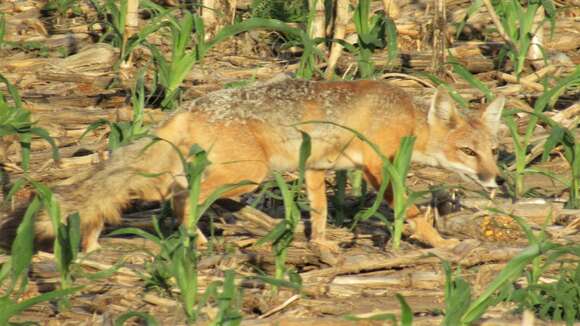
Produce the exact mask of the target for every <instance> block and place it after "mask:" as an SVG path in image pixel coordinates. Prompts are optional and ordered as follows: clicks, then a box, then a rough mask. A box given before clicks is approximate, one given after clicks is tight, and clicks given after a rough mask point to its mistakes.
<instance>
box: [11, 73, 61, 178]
mask: <svg viewBox="0 0 580 326" xmlns="http://www.w3.org/2000/svg"><path fill="white" fill-rule="evenodd" d="M0 82H2V83H4V84H5V85H6V88H7V89H8V94H9V95H10V98H11V100H12V101H11V102H10V101H9V100H8V99H7V98H6V97H5V96H4V94H1V93H0V137H5V136H10V135H14V136H16V137H17V138H18V140H19V142H20V147H21V150H22V169H23V170H24V171H25V172H26V173H27V172H28V169H29V168H30V142H31V141H32V136H37V137H40V138H42V139H44V140H45V141H47V142H48V143H49V144H50V146H51V148H52V157H53V159H54V160H58V159H59V153H58V147H57V146H56V143H55V142H54V140H53V139H52V138H51V137H50V135H49V134H48V132H47V131H46V130H45V129H43V128H39V127H35V126H34V122H32V119H31V117H30V112H28V111H26V110H25V109H24V108H23V107H22V100H21V99H20V95H19V94H18V90H17V89H16V87H14V85H12V84H11V83H10V82H9V81H8V80H7V79H6V78H5V77H4V76H3V75H1V74H0Z"/></svg>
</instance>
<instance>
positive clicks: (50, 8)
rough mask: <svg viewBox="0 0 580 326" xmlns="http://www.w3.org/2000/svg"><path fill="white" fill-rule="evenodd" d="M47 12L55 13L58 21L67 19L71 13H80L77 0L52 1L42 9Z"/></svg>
mask: <svg viewBox="0 0 580 326" xmlns="http://www.w3.org/2000/svg"><path fill="white" fill-rule="evenodd" d="M42 10H43V11H45V12H55V13H56V15H57V19H58V20H62V19H64V18H66V17H67V15H68V13H69V12H73V13H75V14H79V13H80V8H79V3H78V1H76V0H50V1H48V2H47V3H46V5H45V6H44V7H43V8H42Z"/></svg>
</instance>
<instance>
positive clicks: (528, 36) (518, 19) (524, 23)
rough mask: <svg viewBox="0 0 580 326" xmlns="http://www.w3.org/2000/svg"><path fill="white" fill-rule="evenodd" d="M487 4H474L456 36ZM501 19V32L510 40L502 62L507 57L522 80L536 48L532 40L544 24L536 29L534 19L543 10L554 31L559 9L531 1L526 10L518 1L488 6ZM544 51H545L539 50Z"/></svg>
mask: <svg viewBox="0 0 580 326" xmlns="http://www.w3.org/2000/svg"><path fill="white" fill-rule="evenodd" d="M488 1H489V0H488ZM484 2H485V1H483V0H477V1H473V2H472V4H471V6H470V7H469V8H468V10H467V15H466V16H465V19H464V20H463V22H461V23H460V24H459V28H458V30H457V35H459V34H460V33H461V31H462V29H463V27H464V26H465V23H466V21H467V19H468V18H469V16H471V15H473V14H474V13H475V12H477V11H478V10H479V9H480V8H481V7H482V5H483V4H484ZM489 3H490V4H491V6H492V7H493V9H494V11H495V12H496V13H497V15H498V16H499V19H500V22H499V23H500V24H501V26H500V27H501V28H502V29H503V32H505V36H504V38H507V40H506V44H505V46H504V48H503V49H502V51H501V53H500V58H504V57H505V56H507V57H508V58H510V60H511V62H512V63H513V64H514V70H515V73H516V76H518V78H519V76H520V74H521V73H522V71H523V70H524V67H525V64H526V58H527V56H528V52H529V51H530V48H531V47H532V46H539V45H538V44H534V43H533V42H532V39H533V37H534V35H535V34H536V33H537V32H538V30H539V29H540V28H543V22H542V24H539V25H537V26H536V25H535V24H534V18H535V17H536V14H537V12H538V11H539V10H544V11H545V13H546V18H547V20H548V21H549V23H550V26H551V28H552V30H553V29H554V27H555V24H556V7H555V6H554V3H553V1H551V0H528V1H525V3H526V4H527V6H524V5H522V1H518V0H508V1H500V0H492V1H490V2H489ZM540 50H542V51H543V49H540Z"/></svg>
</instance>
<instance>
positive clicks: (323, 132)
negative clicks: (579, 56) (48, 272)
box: [36, 80, 503, 251]
mask: <svg viewBox="0 0 580 326" xmlns="http://www.w3.org/2000/svg"><path fill="white" fill-rule="evenodd" d="M502 106H503V100H500V101H499V102H498V103H495V104H492V105H490V108H488V110H487V111H486V113H485V114H484V116H482V117H475V118H465V117H463V116H461V115H459V113H458V112H457V111H456V109H455V107H454V106H453V104H452V101H451V100H450V99H449V97H448V95H446V93H444V92H442V91H438V92H437V94H436V95H435V96H434V99H433V104H432V106H431V108H429V109H422V108H420V107H418V106H417V105H415V104H414V103H413V101H412V98H411V97H410V96H409V95H407V94H406V93H405V92H404V91H403V90H401V89H399V88H396V87H393V86H389V85H388V84H386V83H384V82H378V81H354V82H311V81H299V80H284V81H280V82H275V83H270V84H265V85H260V86H255V87H249V88H243V89H235V90H222V91H218V92H214V93H210V94H208V95H207V96H204V97H202V98H200V99H198V100H195V101H192V102H191V103H189V104H187V105H184V106H183V107H182V108H181V109H180V110H179V111H177V112H176V113H174V114H173V115H172V116H171V117H169V118H168V120H167V121H165V122H164V123H162V124H161V126H160V127H159V128H158V129H157V130H156V136H158V137H160V138H163V139H165V140H167V141H169V142H171V143H173V144H175V145H176V146H177V147H178V148H179V149H180V150H181V151H182V153H187V152H188V150H189V148H190V146H192V145H193V144H197V145H199V146H201V147H202V148H204V149H205V150H207V151H208V155H209V160H210V161H211V162H212V163H211V165H210V166H209V167H208V168H207V170H206V171H205V174H204V181H203V183H202V194H201V200H204V199H205V198H206V197H207V196H208V195H209V194H210V193H211V192H212V191H213V190H215V189H216V188H217V187H219V186H221V185H224V184H231V183H236V182H239V181H242V180H251V181H253V182H255V183H256V184H259V183H260V182H262V181H263V180H264V179H265V178H266V177H267V176H268V174H269V172H270V171H272V170H277V171H286V170H293V169H296V168H297V167H298V155H299V154H298V153H299V147H300V144H301V141H302V136H301V133H300V132H299V131H300V130H302V131H305V132H307V133H308V134H309V135H310V137H311V139H312V154H311V156H310V158H309V159H308V162H307V173H306V185H307V190H308V192H309V195H308V197H309V199H310V200H311V206H312V212H311V215H312V228H313V230H312V238H313V240H315V241H324V234H325V232H324V231H325V223H326V217H327V216H326V215H327V208H326V205H327V203H326V193H325V187H324V171H326V170H331V169H346V168H362V169H363V170H364V171H365V176H366V178H367V180H368V181H369V182H370V183H371V184H372V185H373V186H375V187H376V186H378V183H379V180H381V176H380V166H381V162H380V159H379V158H378V157H377V155H376V154H375V153H374V152H373V151H372V150H371V149H370V148H369V146H367V145H366V144H364V143H363V142H361V141H360V140H358V139H357V138H356V137H355V136H354V135H353V134H352V133H350V132H349V131H347V130H345V129H342V128H339V127H336V126H332V125H329V124H323V123H307V124H300V123H303V122H307V121H313V120H324V121H331V122H334V123H338V124H340V125H344V126H347V127H350V128H353V129H356V130H358V131H360V132H362V133H363V134H364V135H365V136H366V137H368V138H369V139H370V140H371V141H372V142H374V143H375V144H377V145H378V146H379V148H380V149H381V151H382V152H383V154H385V155H386V156H388V157H393V156H394V155H395V153H396V152H397V149H398V146H399V142H400V139H401V137H403V136H406V135H415V136H416V137H417V141H416V147H415V149H414V154H413V157H414V160H416V161H420V162H424V163H427V164H431V165H439V166H443V167H447V168H449V169H454V170H458V171H459V172H460V173H462V174H465V175H467V176H470V177H472V179H474V180H476V181H478V182H480V183H481V184H482V185H484V186H493V185H494V182H492V181H493V178H495V176H496V175H497V168H496V167H495V162H494V157H493V155H492V148H493V146H494V144H495V139H494V136H495V131H496V130H497V125H498V124H499V113H500V112H501V107H502ZM149 143H150V139H143V140H139V141H137V142H136V143H134V144H132V145H129V146H126V147H124V148H121V149H119V150H117V151H116V152H115V153H113V155H112V157H111V159H110V160H108V161H107V162H105V163H104V164H103V165H102V166H100V167H98V168H97V169H96V170H95V172H94V173H93V174H92V175H90V176H89V177H87V178H86V179H85V180H83V181H81V182H80V184H79V185H77V186H75V188H74V190H72V191H70V190H69V191H64V190H63V191H61V190H59V189H56V190H55V193H56V196H57V198H58V199H59V200H60V203H61V206H62V212H63V216H67V214H69V213H71V212H73V211H78V212H79V213H80V215H81V224H82V232H83V249H84V250H86V251H90V250H93V249H95V248H97V247H98V243H97V239H98V236H99V234H100V232H101V229H102V227H103V225H104V224H105V223H112V224H114V223H117V222H119V216H120V211H121V209H122V208H123V207H124V206H126V205H127V204H128V202H129V200H130V198H132V197H139V198H145V199H150V200H151V199H153V200H161V199H165V198H167V197H169V196H170V195H171V193H172V191H173V192H175V191H176V189H177V192H179V189H181V190H183V189H185V187H186V184H185V181H184V177H183V171H182V167H181V163H180V161H179V159H178V155H177V154H176V153H175V151H174V150H173V149H172V148H171V146H170V145H169V144H167V143H166V142H156V143H155V144H153V145H150V146H148V145H149ZM147 146H148V147H147ZM460 147H468V148H470V149H471V150H473V151H474V152H475V153H476V154H477V157H466V156H465V153H464V152H462V151H461V150H460ZM143 173H147V174H153V173H159V176H157V177H153V178H152V177H145V176H143V175H142V174H143ZM254 188H255V187H253V186H247V187H244V188H241V189H236V190H234V191H231V192H230V193H227V194H225V195H224V196H225V197H228V196H236V195H239V194H241V193H244V192H248V191H252V190H253V189H254ZM389 196H390V195H389V194H387V196H386V197H387V200H389V201H390V200H391V198H389ZM175 197H176V200H177V201H178V205H176V207H178V208H179V209H178V210H180V211H181V213H180V214H181V215H182V216H187V214H186V212H187V207H188V205H189V203H187V196H184V195H183V194H182V195H179V194H178V195H176V196H175ZM417 213H418V210H417V209H416V208H412V209H411V210H410V214H409V215H417ZM415 224H416V226H417V230H416V231H417V232H418V233H421V234H423V236H424V237H423V238H424V239H423V240H424V241H426V242H428V243H431V244H432V245H440V244H442V243H443V242H444V240H443V239H442V238H441V237H440V236H439V234H438V233H437V232H436V231H435V230H434V229H433V228H432V226H430V225H429V224H428V223H424V222H419V223H415ZM36 231H37V235H38V236H39V237H40V238H48V237H52V236H53V231H52V226H51V225H50V222H49V220H48V218H47V217H46V215H41V216H40V218H39V220H38V222H37V224H36Z"/></svg>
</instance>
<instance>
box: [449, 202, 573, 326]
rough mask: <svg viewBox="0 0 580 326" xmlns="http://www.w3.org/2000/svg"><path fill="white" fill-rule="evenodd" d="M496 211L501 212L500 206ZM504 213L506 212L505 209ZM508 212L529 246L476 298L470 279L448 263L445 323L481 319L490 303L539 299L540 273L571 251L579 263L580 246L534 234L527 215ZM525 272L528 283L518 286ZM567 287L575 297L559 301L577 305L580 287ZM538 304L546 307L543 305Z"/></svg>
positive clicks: (560, 303) (522, 304) (471, 322)
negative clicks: (519, 288)
mask: <svg viewBox="0 0 580 326" xmlns="http://www.w3.org/2000/svg"><path fill="white" fill-rule="evenodd" d="M492 211H496V212H499V211H497V210H492ZM500 213H502V214H505V213H503V212H500ZM505 215H508V216H511V217H512V218H513V219H514V220H515V221H516V222H517V223H518V224H519V226H520V227H521V228H522V230H523V231H524V233H525V235H526V237H527V239H528V242H529V245H528V247H527V248H525V249H524V250H522V251H521V252H520V254H519V255H517V256H516V257H514V258H513V259H512V260H510V261H509V262H508V263H507V265H506V266H505V267H504V268H503V269H502V270H501V272H500V273H499V274H498V276H497V277H496V278H495V279H493V280H492V281H491V283H490V284H489V285H488V286H487V288H486V289H485V290H484V291H483V292H482V293H481V294H480V296H479V297H477V298H476V299H475V300H473V298H472V297H471V288H470V286H469V283H467V282H466V281H464V280H463V279H462V278H460V277H457V276H455V277H453V276H452V274H451V269H450V267H449V265H448V264H447V263H444V264H443V268H444V270H445V272H446V276H447V277H446V285H445V301H446V307H447V308H446V311H445V319H444V321H443V325H461V326H463V325H471V324H473V323H475V322H477V321H478V320H479V319H480V318H481V316H482V315H483V314H484V313H485V312H486V311H487V310H488V309H489V307H491V306H494V305H496V304H497V303H499V302H501V301H506V300H507V301H514V302H516V303H519V304H520V306H524V307H525V306H526V303H528V302H534V303H538V302H537V301H534V297H533V296H534V295H536V294H537V293H536V292H535V291H537V285H538V284H539V281H540V276H542V275H543V274H544V273H545V272H546V271H547V270H548V268H549V267H550V266H551V265H552V264H554V263H556V262H557V261H559V260H561V259H562V258H563V257H567V256H569V255H571V254H572V255H573V256H574V257H575V259H576V264H577V263H578V257H580V246H578V245H572V246H569V245H568V246H567V245H561V244H556V243H553V242H550V241H549V240H548V237H547V235H546V233H545V232H543V231H542V232H540V233H539V235H536V234H534V232H533V231H532V229H531V228H530V226H529V225H527V224H526V222H525V220H524V219H523V218H521V217H518V216H515V215H511V214H505ZM522 275H526V276H527V279H528V286H527V287H525V288H523V289H521V290H514V288H513V285H512V284H513V282H514V281H515V280H517V279H519V278H520V277H521V276H522ZM565 281H566V280H564V282H565ZM566 284H569V283H566ZM570 285H571V284H570ZM576 288H577V287H576ZM565 289H567V290H568V292H567V293H568V294H569V295H570V296H567V297H566V299H573V300H574V301H573V302H571V303H568V304H566V303H565V302H564V300H561V299H562V298H558V300H557V301H556V303H555V304H556V305H560V307H564V306H573V305H576V306H577V305H578V302H579V301H578V299H577V297H575V295H577V289H574V290H572V291H569V290H570V287H569V286H566V287H565ZM546 297H549V296H546ZM541 304H542V303H540V305H541ZM548 304H549V305H550V307H553V306H554V302H550V303H548ZM536 308H539V309H540V310H541V309H542V308H540V307H536ZM544 309H545V308H544ZM561 312H562V311H560V312H558V314H557V316H562V314H561ZM568 316H575V314H568ZM567 318H571V317H567Z"/></svg>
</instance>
